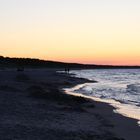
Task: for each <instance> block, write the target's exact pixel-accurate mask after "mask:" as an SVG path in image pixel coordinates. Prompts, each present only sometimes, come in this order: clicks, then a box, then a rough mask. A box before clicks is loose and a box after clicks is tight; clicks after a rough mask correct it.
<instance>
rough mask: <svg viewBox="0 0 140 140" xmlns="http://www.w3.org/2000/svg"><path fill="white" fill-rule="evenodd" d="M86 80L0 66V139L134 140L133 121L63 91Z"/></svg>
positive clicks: (136, 136) (136, 138) (138, 135)
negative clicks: (0, 68) (19, 70)
mask: <svg viewBox="0 0 140 140" xmlns="http://www.w3.org/2000/svg"><path fill="white" fill-rule="evenodd" d="M88 82H94V81H89V80H86V79H82V78H74V77H70V75H67V74H60V73H56V70H52V69H25V71H23V72H18V71H17V70H16V69H2V70H0V139H1V140H61V139H62V140H139V138H140V133H139V132H140V127H139V126H138V125H137V120H134V119H130V118H127V117H124V116H122V115H120V114H115V113H113V107H112V106H110V105H108V104H106V103H100V102H96V101H93V100H89V99H85V98H83V97H76V96H72V95H68V94H66V93H65V92H64V91H63V88H68V87H69V88H70V87H73V86H76V85H78V84H83V83H88Z"/></svg>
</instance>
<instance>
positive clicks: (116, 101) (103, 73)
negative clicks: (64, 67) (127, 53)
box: [71, 69, 140, 120]
mask: <svg viewBox="0 0 140 140" xmlns="http://www.w3.org/2000/svg"><path fill="white" fill-rule="evenodd" d="M71 73H73V74H75V76H76V77H82V78H87V79H90V80H95V81H97V83H85V84H84V85H81V86H77V88H73V89H71V92H74V93H79V94H83V95H86V96H88V97H95V98H96V99H99V100H100V101H102V102H107V103H110V104H112V105H113V106H114V107H116V108H117V109H116V110H115V112H118V113H121V114H123V115H125V116H128V117H131V118H135V119H138V120H140V69H110V70H108V69H102V70H75V71H71Z"/></svg>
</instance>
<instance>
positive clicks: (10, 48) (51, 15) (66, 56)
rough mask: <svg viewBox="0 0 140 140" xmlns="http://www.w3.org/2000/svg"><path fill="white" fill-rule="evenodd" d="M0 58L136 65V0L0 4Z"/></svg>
mask: <svg viewBox="0 0 140 140" xmlns="http://www.w3.org/2000/svg"><path fill="white" fill-rule="evenodd" d="M0 55H3V56H9V57H32V58H40V59H45V60H56V61H63V62H79V63H89V64H111V65H112V64H113V65H140V1H139V0H0Z"/></svg>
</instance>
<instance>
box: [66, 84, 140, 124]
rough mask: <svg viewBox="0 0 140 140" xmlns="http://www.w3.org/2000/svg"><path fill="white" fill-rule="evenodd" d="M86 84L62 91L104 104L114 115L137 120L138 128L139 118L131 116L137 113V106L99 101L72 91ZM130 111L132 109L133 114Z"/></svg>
mask: <svg viewBox="0 0 140 140" xmlns="http://www.w3.org/2000/svg"><path fill="white" fill-rule="evenodd" d="M86 84H89V83H84V84H79V85H76V86H75V87H72V88H64V91H65V92H66V94H70V95H73V96H78V97H84V98H87V99H91V100H93V101H97V102H101V103H106V104H108V105H110V106H112V107H113V108H114V110H113V112H114V113H117V114H120V115H122V116H124V117H127V118H130V119H134V120H137V125H138V126H140V118H139V116H136V115H135V116H134V115H133V112H136V111H138V109H136V107H137V106H134V105H129V104H125V103H123V102H120V101H118V100H114V99H101V98H97V97H94V96H88V95H84V94H82V93H76V92H74V90H77V89H79V88H81V87H83V86H84V85H86ZM128 108H129V109H130V110H129V111H128ZM131 109H133V112H132V110H131ZM130 111H131V113H130Z"/></svg>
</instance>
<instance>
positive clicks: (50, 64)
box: [0, 56, 140, 69]
mask: <svg viewBox="0 0 140 140" xmlns="http://www.w3.org/2000/svg"><path fill="white" fill-rule="evenodd" d="M20 66H21V67H27V68H39V67H40V68H68V69H71V68H73V69H116V68H118V69H125V68H131V69H135V68H140V66H112V65H92V64H78V63H64V62H56V61H46V60H40V59H32V58H10V57H3V56H0V67H20Z"/></svg>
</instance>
